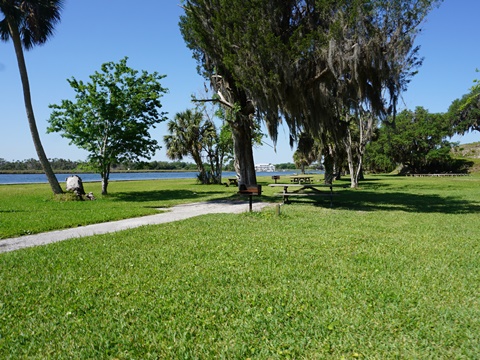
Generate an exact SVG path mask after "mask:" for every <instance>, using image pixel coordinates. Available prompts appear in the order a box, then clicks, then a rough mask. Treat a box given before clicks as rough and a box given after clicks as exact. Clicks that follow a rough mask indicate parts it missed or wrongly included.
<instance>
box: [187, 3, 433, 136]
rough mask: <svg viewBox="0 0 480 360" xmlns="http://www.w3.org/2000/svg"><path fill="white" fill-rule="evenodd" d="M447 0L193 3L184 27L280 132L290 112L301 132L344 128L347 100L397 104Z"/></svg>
mask: <svg viewBox="0 0 480 360" xmlns="http://www.w3.org/2000/svg"><path fill="white" fill-rule="evenodd" d="M438 2H439V1H435V0H421V1H418V0H394V1H392V0H388V1H387V0H383V1H382V0H378V1H372V0H356V1H351V0H336V1H332V0H323V1H319V0H272V1H261V0H249V1H245V0H239V1H223V0H188V1H186V2H185V6H186V17H184V19H183V22H182V26H183V31H184V34H185V35H186V36H185V38H186V40H187V43H188V44H189V45H190V46H191V47H192V48H193V50H194V55H195V57H196V58H197V60H198V61H199V63H200V65H201V66H202V69H203V70H204V71H205V75H207V76H209V77H211V76H212V75H216V74H218V75H221V76H225V75H224V74H226V73H228V74H229V85H230V86H235V88H238V89H239V90H241V91H242V92H244V94H245V95H246V96H247V97H248V98H249V99H250V100H252V101H253V103H254V104H255V106H256V107H257V109H258V111H259V113H260V114H262V115H263V116H264V119H265V120H266V121H267V124H268V126H269V129H270V132H271V135H272V137H273V138H274V139H275V137H276V129H277V126H278V124H279V119H281V118H283V119H285V121H286V123H287V124H288V126H289V127H290V129H291V133H292V135H294V136H296V135H297V134H298V133H299V131H298V130H299V129H302V128H308V129H309V130H311V131H313V132H314V133H321V132H322V131H327V130H330V131H331V130H334V129H337V128H338V121H339V115H340V114H338V111H339V106H338V105H339V102H341V105H342V106H346V107H347V108H351V107H352V106H353V107H355V106H358V104H362V103H367V105H368V108H369V109H370V110H371V111H374V112H376V113H379V114H384V113H386V112H387V111H388V110H394V109H395V104H396V101H397V98H398V96H399V94H400V92H401V90H402V89H404V88H405V86H406V84H407V82H408V78H409V77H410V76H411V75H412V74H413V72H414V71H415V68H416V67H417V66H418V65H419V62H420V59H419V58H418V54H417V53H418V49H417V48H415V47H414V45H413V42H414V39H415V36H416V34H417V31H418V26H419V25H420V23H421V22H422V20H423V19H424V17H425V16H426V14H427V13H428V11H429V10H430V9H431V8H432V6H433V5H435V4H436V3H438ZM191 17H192V18H195V19H196V22H189V21H187V20H188V19H189V18H191ZM199 29H202V30H201V31H200V30H199ZM200 33H202V36H199V34H200ZM195 41H196V42H195Z"/></svg>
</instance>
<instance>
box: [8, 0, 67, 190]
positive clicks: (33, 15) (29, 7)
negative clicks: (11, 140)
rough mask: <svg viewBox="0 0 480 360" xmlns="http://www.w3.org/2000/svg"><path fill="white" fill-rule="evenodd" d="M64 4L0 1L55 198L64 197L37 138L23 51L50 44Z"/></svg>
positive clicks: (37, 0) (41, 0)
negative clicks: (60, 195) (49, 41)
mask: <svg viewBox="0 0 480 360" xmlns="http://www.w3.org/2000/svg"><path fill="white" fill-rule="evenodd" d="M63 2H64V1H63V0H0V13H1V14H3V19H1V20H0V39H1V40H3V41H5V42H6V41H8V40H10V39H11V40H12V42H13V46H14V48H15V54H16V56H17V63H18V69H19V71H20V78H21V80H22V87H23V97H24V102H25V110H26V112H27V119H28V124H29V126H30V133H31V135H32V138H33V143H34V145H35V150H36V151H37V155H38V159H39V161H40V163H41V164H42V168H43V171H44V172H45V174H46V175H47V179H48V182H49V184H50V186H51V188H52V191H53V193H54V194H61V193H63V191H62V188H61V187H60V184H59V183H58V180H57V178H56V177H55V174H54V173H53V170H52V167H51V165H50V163H49V162H48V159H47V156H46V155H45V151H44V149H43V146H42V142H41V141H40V135H39V134H38V129H37V124H36V122H35V115H34V113H33V106H32V100H31V95H30V84H29V81H28V74H27V67H26V65H25V57H24V54H23V48H25V50H29V49H31V48H33V46H35V45H41V44H43V43H45V42H46V41H47V40H48V38H49V37H50V36H51V35H52V34H53V28H54V25H55V24H56V23H57V22H59V21H60V12H61V10H62V8H63Z"/></svg>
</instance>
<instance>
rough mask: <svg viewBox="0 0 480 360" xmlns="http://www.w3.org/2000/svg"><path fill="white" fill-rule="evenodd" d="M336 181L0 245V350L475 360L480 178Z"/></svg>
mask: <svg viewBox="0 0 480 360" xmlns="http://www.w3.org/2000/svg"><path fill="white" fill-rule="evenodd" d="M262 180H263V181H265V182H266V181H268V178H265V179H262ZM142 183H143V182H142ZM147 183H148V182H145V186H146V187H147V188H148V186H150V185H147ZM187 183H188V181H187ZM119 185H120V184H119ZM157 186H159V188H158V189H156V190H150V191H152V192H157V191H158V192H159V193H161V192H162V190H161V186H160V185H157ZM185 186H188V184H185ZM121 187H122V188H123V185H122V186H121ZM199 189H211V190H204V191H212V192H214V193H215V194H213V195H212V196H230V197H231V196H232V194H233V192H234V189H233V188H225V187H224V188H221V187H217V190H218V192H219V193H217V190H215V191H214V187H211V188H210V187H208V186H207V187H201V186H200V188H199ZM264 190H265V193H266V194H265V196H263V197H262V198H263V199H264V200H270V201H273V200H277V201H278V198H276V197H273V196H271V195H272V194H273V192H274V191H278V189H277V190H274V189H272V188H268V187H266V186H265V187H264ZM135 191H138V190H135ZM146 191H147V190H146ZM222 191H223V192H224V194H223V195H222V194H220V192H222ZM147 192H148V191H147ZM337 192H338V194H339V195H338V196H336V197H335V199H334V206H333V207H332V208H330V206H329V201H328V200H326V199H320V201H319V202H318V203H317V202H312V200H311V199H309V200H299V201H296V202H294V203H292V204H289V205H282V206H281V214H280V215H279V216H278V215H276V209H275V208H274V207H272V208H268V209H266V210H264V211H262V212H261V213H243V214H218V215H205V216H200V217H196V218H191V219H188V220H184V221H181V222H174V223H169V224H163V225H157V226H146V227H142V228H137V229H132V230H128V231H123V232H119V233H114V234H106V235H99V236H94V237H88V238H82V239H74V240H69V241H64V242H61V243H55V244H51V245H48V246H43V247H38V248H29V249H24V250H19V251H15V252H11V253H4V254H0V271H1V279H0V358H5V359H9V358H11V359H22V358H34V359H36V358H38V359H44V358H55V359H149V358H151V359H172V358H175V359H177V358H186V359H195V358H197V359H212V358H225V359H247V358H251V359H288V358H290V359H326V358H328V359H342V358H346V359H349V358H365V359H396V358H400V359H413V358H416V359H475V358H478V354H479V353H480V335H479V334H480V320H479V319H480V298H479V294H480V242H479V239H480V230H479V228H478V225H477V224H478V219H479V215H480V178H478V177H475V176H471V177H465V178H436V179H431V178H420V179H417V178H399V177H388V176H385V177H370V178H368V179H367V181H365V182H364V183H362V186H361V189H359V190H350V189H339V190H338V191H337ZM125 194H127V192H125ZM111 196H113V195H111ZM205 196H206V197H208V196H207V195H205ZM209 196H210V195H209ZM125 198H128V196H127V195H124V199H125ZM133 198H134V197H132V199H131V200H129V202H128V204H129V206H130V207H138V208H141V207H142V206H141V205H140V204H137V203H136V202H135V200H134V199H133ZM190 200H191V201H192V200H193V199H190ZM49 201H53V200H45V202H46V203H48V202H49ZM104 201H107V200H104ZM171 201H174V200H171ZM144 203H145V204H144V206H151V204H150V202H149V201H145V202H144ZM57 204H58V203H57ZM76 204H77V203H76ZM78 204H80V205H77V206H85V207H87V206H91V205H92V203H90V202H84V203H78ZM62 205H63V203H62ZM48 206H50V204H49V205H48ZM155 206H156V204H155ZM2 215H3V214H2Z"/></svg>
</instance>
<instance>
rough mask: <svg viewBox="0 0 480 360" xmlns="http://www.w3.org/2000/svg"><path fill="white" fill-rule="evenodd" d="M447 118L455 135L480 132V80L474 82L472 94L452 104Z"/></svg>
mask: <svg viewBox="0 0 480 360" xmlns="http://www.w3.org/2000/svg"><path fill="white" fill-rule="evenodd" d="M477 72H478V70H477ZM447 116H448V117H449V119H450V121H451V123H452V126H453V131H454V132H455V133H458V134H462V135H463V134H465V133H467V132H469V131H480V80H474V86H472V88H471V89H470V92H469V93H467V94H465V95H463V96H462V97H461V98H460V99H456V100H454V101H453V102H452V104H451V105H450V107H449V108H448V112H447Z"/></svg>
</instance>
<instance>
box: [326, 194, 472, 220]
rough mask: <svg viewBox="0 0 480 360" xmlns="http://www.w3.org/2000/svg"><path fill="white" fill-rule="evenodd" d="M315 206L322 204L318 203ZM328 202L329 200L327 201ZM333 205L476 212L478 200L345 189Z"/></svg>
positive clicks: (430, 211)
mask: <svg viewBox="0 0 480 360" xmlns="http://www.w3.org/2000/svg"><path fill="white" fill-rule="evenodd" d="M318 205H319V206H326V205H325V203H319V204H318ZM328 205H329V204H328ZM333 208H335V209H346V210H361V211H388V210H394V211H399V210H400V211H406V212H418V213H444V214H462V213H480V203H476V202H472V201H467V200H465V199H460V198H457V197H453V196H447V197H443V196H439V195H432V194H429V195H426V194H411V193H405V192H391V193H378V192H375V191H356V190H351V191H350V190H347V191H342V192H341V193H339V196H335V198H334V199H333Z"/></svg>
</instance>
